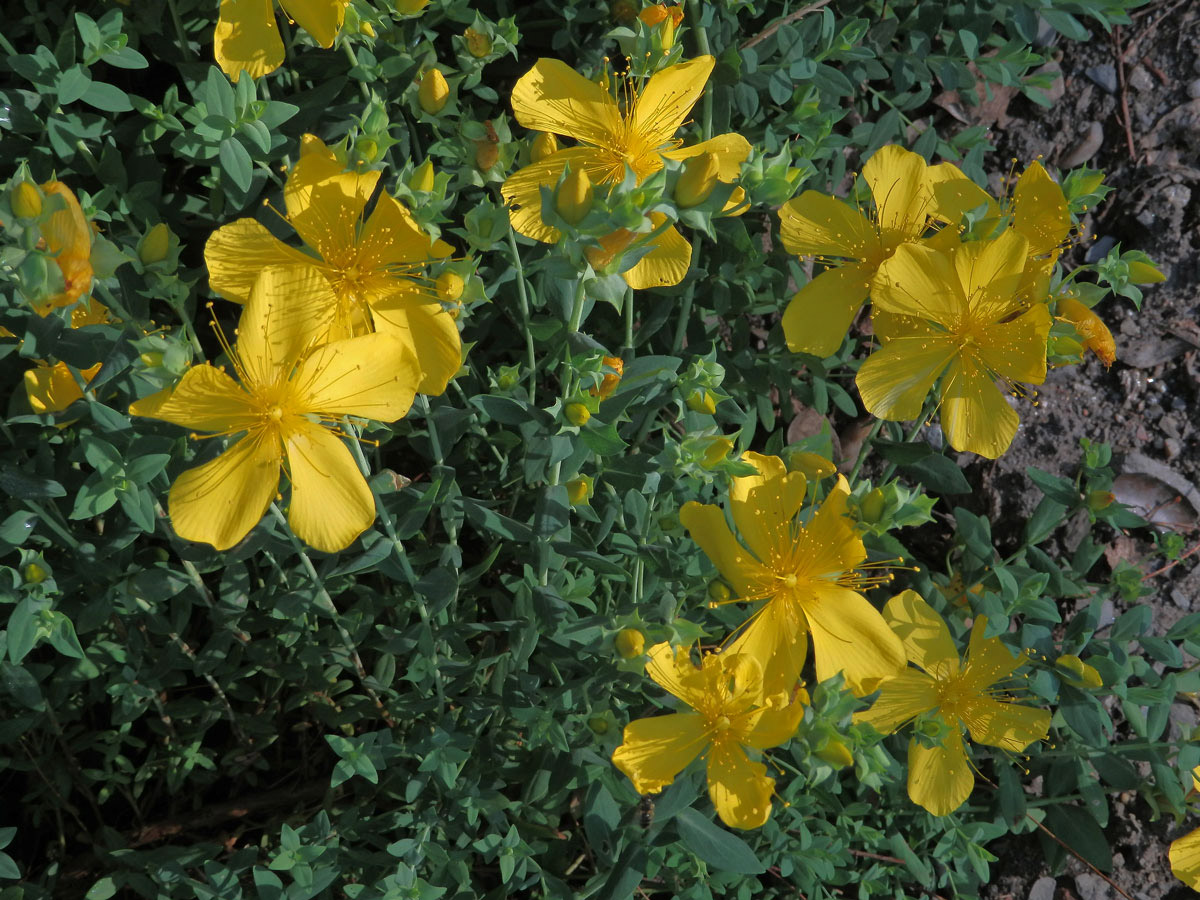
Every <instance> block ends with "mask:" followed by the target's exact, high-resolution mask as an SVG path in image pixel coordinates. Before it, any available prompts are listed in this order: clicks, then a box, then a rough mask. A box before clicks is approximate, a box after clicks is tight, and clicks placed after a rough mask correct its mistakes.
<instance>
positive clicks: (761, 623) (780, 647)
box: [706, 551, 808, 746]
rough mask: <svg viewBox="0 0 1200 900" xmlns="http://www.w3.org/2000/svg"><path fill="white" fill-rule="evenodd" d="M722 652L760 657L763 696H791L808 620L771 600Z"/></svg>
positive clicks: (801, 660) (792, 608)
mask: <svg viewBox="0 0 1200 900" xmlns="http://www.w3.org/2000/svg"><path fill="white" fill-rule="evenodd" d="M706 552H707V551H706ZM722 653H723V654H725V653H729V654H738V655H742V656H749V657H751V658H753V659H756V660H758V662H759V665H761V666H762V669H763V688H762V689H763V696H764V697H773V696H775V695H777V694H783V695H785V696H788V697H790V696H791V695H792V691H793V689H794V688H795V687H796V682H797V681H799V680H800V673H801V671H802V670H803V669H804V661H805V659H806V658H807V657H808V623H807V622H806V620H805V618H804V614H803V612H801V610H800V608H799V607H798V606H797V605H796V604H795V603H789V602H787V601H786V600H782V599H774V600H768V601H767V602H766V603H765V604H764V605H763V606H762V607H760V608H759V610H758V611H757V612H756V613H755V614H754V615H752V616H751V617H750V618H749V619H748V620H747V622H746V624H745V625H744V626H743V629H742V631H741V633H740V634H739V635H738V636H737V638H736V639H735V640H734V641H733V643H731V644H729V645H727V646H726V647H725V649H724V651H722ZM767 746H771V745H767Z"/></svg>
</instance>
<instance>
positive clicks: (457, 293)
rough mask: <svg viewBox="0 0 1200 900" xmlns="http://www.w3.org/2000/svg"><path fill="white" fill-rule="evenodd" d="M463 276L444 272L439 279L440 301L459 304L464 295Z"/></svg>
mask: <svg viewBox="0 0 1200 900" xmlns="http://www.w3.org/2000/svg"><path fill="white" fill-rule="evenodd" d="M463 285H464V282H463V280H462V276H461V275H459V274H458V273H457V272H449V271H447V272H443V273H442V274H441V275H439V276H438V277H437V292H438V299H439V300H441V301H442V302H443V303H457V302H458V298H459V297H461V296H462V295H463Z"/></svg>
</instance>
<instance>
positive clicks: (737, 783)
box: [613, 644, 804, 828]
mask: <svg viewBox="0 0 1200 900" xmlns="http://www.w3.org/2000/svg"><path fill="white" fill-rule="evenodd" d="M649 655H650V661H649V662H648V663H647V665H646V671H647V672H649V673H650V677H651V678H653V679H654V680H655V681H656V682H657V683H658V684H659V685H661V686H662V687H663V688H665V689H666V690H667V691H669V692H670V693H671V694H673V695H674V696H675V697H678V698H679V699H680V700H682V701H683V702H684V703H686V704H687V705H688V706H689V707H691V709H690V710H689V711H688V712H678V713H671V714H670V715H666V716H656V717H654V718H651V719H637V720H635V721H633V722H630V723H629V724H628V725H626V726H625V735H624V741H623V742H622V744H621V746H620V747H618V748H617V749H616V751H615V752H614V753H613V763H614V764H615V765H616V767H617V768H618V769H620V770H621V771H622V772H624V773H625V774H626V775H627V776H629V779H630V781H632V782H633V787H634V789H635V790H636V791H637V792H638V793H641V794H649V793H654V792H655V791H659V790H662V788H664V787H666V786H667V785H668V784H670V783H671V782H672V781H674V780H675V776H676V775H678V774H679V773H680V772H681V771H683V769H684V768H685V767H686V766H687V765H688V764H689V763H690V762H691V761H692V760H694V759H695V758H696V757H697V756H700V755H701V754H704V757H705V761H706V763H707V766H708V792H709V796H710V797H711V798H712V802H713V806H715V807H716V809H717V814H718V815H719V816H720V817H721V821H722V822H724V823H725V824H726V825H729V826H731V827H733V828H758V827H760V826H761V825H763V824H764V823H765V822H766V821H767V819H768V818H770V815H771V792H772V790H773V789H774V786H775V780H774V779H773V778H770V777H768V775H767V768H766V766H764V765H763V764H762V763H761V762H757V761H754V760H751V759H750V758H749V757H748V756H747V754H746V749H747V748H750V749H753V750H765V749H767V748H768V747H775V746H778V745H779V744H782V743H784V742H785V741H787V740H788V739H789V738H790V737H791V736H792V735H793V734H795V732H796V727H797V726H798V725H799V724H800V719H801V718H803V716H804V707H803V706H802V705H801V704H800V703H798V702H792V703H786V704H785V703H783V702H782V698H778V697H776V698H770V700H769V701H765V700H764V697H763V693H762V691H763V678H762V670H761V668H760V666H759V664H758V663H757V662H756V661H755V660H754V659H753V658H751V657H749V656H745V655H733V654H730V653H714V654H709V655H708V656H705V657H704V660H703V662H702V663H701V665H700V666H699V667H697V666H695V665H694V664H693V663H692V660H691V655H690V654H689V652H688V650H687V648H684V647H679V648H676V649H674V650H672V649H671V646H670V645H669V644H655V645H654V646H653V647H651V648H650V654H649ZM772 701H774V702H772Z"/></svg>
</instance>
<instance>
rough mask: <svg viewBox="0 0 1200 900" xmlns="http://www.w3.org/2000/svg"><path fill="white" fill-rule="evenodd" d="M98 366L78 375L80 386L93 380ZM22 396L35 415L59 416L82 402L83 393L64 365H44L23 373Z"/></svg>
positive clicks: (81, 371) (60, 363)
mask: <svg viewBox="0 0 1200 900" xmlns="http://www.w3.org/2000/svg"><path fill="white" fill-rule="evenodd" d="M101 365H102V363H96V364H95V365H94V366H89V367H88V368H86V369H81V370H80V371H79V374H80V376H81V377H82V378H83V383H84V384H87V383H88V382H90V381H91V380H92V379H93V378H95V377H96V373H97V372H99V371H100V366H101ZM25 396H26V397H28V398H29V405H30V407H31V408H32V409H33V411H34V412H35V413H37V414H38V415H45V414H46V413H57V412H62V411H63V410H64V409H66V408H67V407H68V406H70V405H71V404H72V403H74V402H75V401H76V400H82V399H83V391H81V390H80V389H79V383H78V382H77V381H76V380H75V376H74V375H73V374H72V373H71V370H70V369H69V368H68V367H67V364H66V363H65V362H58V363H55V364H54V365H52V366H48V365H46V364H45V363H42V364H39V365H37V366H35V367H34V368H32V369H26V370H25Z"/></svg>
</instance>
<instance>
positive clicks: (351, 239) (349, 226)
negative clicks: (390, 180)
mask: <svg viewBox="0 0 1200 900" xmlns="http://www.w3.org/2000/svg"><path fill="white" fill-rule="evenodd" d="M378 180H379V173H378V172H346V171H343V169H342V166H341V164H340V163H338V162H337V160H336V159H335V158H334V156H333V154H332V153H331V152H330V151H329V150H327V149H326V148H325V145H324V144H322V143H321V142H320V141H319V140H316V139H315V138H314V139H313V140H312V141H308V142H306V144H305V149H304V152H303V153H302V154H301V156H300V160H299V162H297V163H296V165H295V166H294V167H293V169H292V171H291V173H290V175H289V176H288V180H287V186H286V187H285V188H284V201H285V205H286V209H287V217H286V218H287V221H288V222H289V223H290V224H291V226H292V227H293V228H295V229H296V231H297V233H298V234H299V235H300V237H301V239H302V240H303V241H304V242H305V243H306V244H307V245H308V246H309V247H311V248H313V250H315V252H316V254H317V255H316V258H314V257H313V256H311V255H309V254H308V253H305V252H302V251H301V250H297V249H295V248H293V247H289V246H288V245H287V244H285V243H283V242H282V241H280V240H279V239H278V238H276V237H275V236H274V235H272V234H271V232H269V231H268V230H267V229H266V228H265V227H264V226H263V225H261V224H260V223H259V222H257V221H255V220H254V219H238V220H237V221H236V222H233V223H231V224H229V225H224V226H222V227H221V228H219V229H217V231H215V232H214V233H213V235H212V237H210V238H209V240H208V244H207V245H206V246H205V248H204V259H205V262H207V263H208V276H209V285H210V287H211V288H212V289H213V291H215V292H216V293H218V294H220V295H221V296H222V297H224V298H225V299H226V300H232V301H233V302H235V303H245V302H246V299H247V297H249V295H250V289H251V288H252V286H253V285H254V281H255V278H256V277H257V276H258V273H259V272H261V271H262V269H263V268H264V267H266V266H302V267H307V266H316V267H317V268H318V269H320V270H321V272H323V273H324V275H325V277H326V279H327V281H328V283H329V285H331V286H332V287H333V293H332V294H330V293H329V292H328V291H325V290H324V289H323V288H321V285H319V284H316V285H314V287H315V288H317V289H318V290H319V293H318V295H317V296H316V297H307V298H297V302H298V303H301V302H303V303H308V304H310V305H311V304H313V303H315V302H316V301H322V302H327V304H328V305H327V307H325V308H323V309H322V310H321V312H320V316H321V320H322V321H323V322H325V323H326V325H327V331H326V332H324V333H321V334H318V336H317V339H318V340H331V341H332V340H340V339H342V338H346V337H351V336H353V335H359V334H365V333H368V332H370V331H372V330H374V331H380V332H387V333H389V334H392V335H393V336H394V337H396V338H397V339H399V340H400V341H401V342H402V343H404V344H405V345H406V346H407V347H408V348H409V349H410V350H411V351H412V353H413V354H415V355H416V358H417V364H418V365H419V366H420V369H421V383H420V385H419V387H418V390H419V391H420V392H421V393H423V394H440V393H442V392H443V391H444V390H445V389H446V385H447V384H449V382H450V379H451V378H452V377H453V376H454V374H455V373H456V372H457V371H458V370H459V368H460V367H461V365H462V340H461V339H460V337H459V334H458V326H457V325H456V324H455V322H454V319H453V318H452V317H451V316H450V315H448V314H447V313H446V312H445V310H443V308H442V305H441V304H440V303H439V302H438V295H437V292H436V287H435V285H433V284H432V283H430V280H429V279H428V278H426V277H425V276H424V274H423V272H424V269H425V266H426V264H427V263H428V262H429V261H430V260H431V259H433V258H436V257H444V256H447V255H449V253H450V247H449V246H448V245H447V244H445V243H443V242H442V241H433V240H431V239H430V237H429V236H428V235H427V234H425V233H424V232H423V231H421V229H420V228H419V227H418V225H417V223H416V221H415V220H414V219H413V217H412V215H411V214H410V213H409V211H408V210H407V209H405V208H404V206H403V205H401V204H400V202H399V201H397V200H396V198H394V197H393V196H392V195H391V194H389V193H388V192H387V191H383V192H382V193H381V194H380V195H379V200H378V201H377V203H376V205H375V209H374V211H373V212H372V213H371V215H370V217H369V218H367V219H366V221H365V222H364V221H363V211H364V208H365V207H366V205H367V200H368V199H369V198H370V197H371V195H372V192H373V191H374V190H375V185H376V182H377V181H378Z"/></svg>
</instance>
